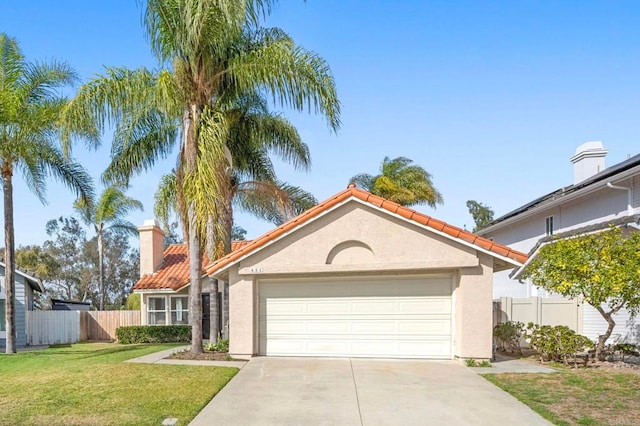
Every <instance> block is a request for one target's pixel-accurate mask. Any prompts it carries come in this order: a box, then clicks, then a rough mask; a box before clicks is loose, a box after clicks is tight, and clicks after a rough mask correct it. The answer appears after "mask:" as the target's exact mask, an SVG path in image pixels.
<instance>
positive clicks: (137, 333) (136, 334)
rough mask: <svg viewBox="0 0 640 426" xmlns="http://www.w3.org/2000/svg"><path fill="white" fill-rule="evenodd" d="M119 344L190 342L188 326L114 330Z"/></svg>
mask: <svg viewBox="0 0 640 426" xmlns="http://www.w3.org/2000/svg"><path fill="white" fill-rule="evenodd" d="M116 338H117V339H118V342H119V343H122V344H129V343H174V342H189V341H191V326H190V325H133V326H127V327H118V328H116Z"/></svg>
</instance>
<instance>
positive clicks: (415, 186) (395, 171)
mask: <svg viewBox="0 0 640 426" xmlns="http://www.w3.org/2000/svg"><path fill="white" fill-rule="evenodd" d="M431 178H432V176H431V174H430V173H429V172H427V171H426V170H425V169H423V168H422V167H420V166H417V165H415V164H413V161H412V160H410V159H408V158H405V157H398V158H394V159H393V160H392V159H390V158H389V157H384V160H382V166H381V167H380V174H378V175H375V176H373V175H370V174H368V173H361V174H358V175H355V176H354V177H352V178H351V182H354V183H356V184H357V185H358V186H360V187H361V188H363V189H365V190H367V191H369V192H371V193H372V194H375V195H379V196H381V197H383V198H386V199H388V200H391V201H394V202H396V203H398V204H402V205H403V206H411V205H415V204H428V205H429V206H431V207H435V206H436V204H442V203H443V199H442V194H440V192H439V191H438V190H437V189H436V188H435V187H434V186H433V182H432V181H431Z"/></svg>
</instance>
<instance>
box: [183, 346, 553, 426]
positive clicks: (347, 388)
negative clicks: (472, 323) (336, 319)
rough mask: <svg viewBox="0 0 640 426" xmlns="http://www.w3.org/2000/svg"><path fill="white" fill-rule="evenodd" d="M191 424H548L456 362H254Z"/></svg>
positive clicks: (285, 359) (319, 360) (322, 360)
mask: <svg viewBox="0 0 640 426" xmlns="http://www.w3.org/2000/svg"><path fill="white" fill-rule="evenodd" d="M191 424H192V425H440V424H442V425H496V424H505V425H508V424H525V425H548V424H549V423H547V422H546V421H545V420H544V419H542V418H541V417H540V416H539V415H537V414H536V413H534V412H533V411H532V410H531V409H530V408H528V407H527V406H525V405H524V404H522V403H520V402H519V401H517V400H516V399H515V398H513V397H512V396H510V395H509V394H507V393H506V392H504V391H502V390H500V389H498V388H497V387H495V386H494V385H492V384H491V383H489V382H487V381H486V380H485V379H483V378H482V377H480V376H478V375H477V374H475V373H474V372H472V371H470V369H469V368H467V367H465V366H463V365H462V364H460V363H458V362H455V361H415V360H407V361H403V360H372V359H362V358H352V359H348V358H345V359H335V358H334V359H327V358H254V359H252V360H251V361H250V362H249V363H248V364H247V365H246V366H245V367H244V368H243V369H242V370H241V371H240V372H239V373H238V375H237V376H236V377H235V378H234V379H233V380H232V381H231V382H230V383H229V384H228V385H227V386H226V387H225V388H224V389H222V391H221V392H220V393H219V394H218V395H217V396H216V397H215V398H213V400H212V401H211V402H210V403H209V404H208V405H207V406H206V407H205V409H204V410H203V411H202V412H201V413H200V414H198V416H197V417H196V418H195V419H194V420H193V422H192V423H191Z"/></svg>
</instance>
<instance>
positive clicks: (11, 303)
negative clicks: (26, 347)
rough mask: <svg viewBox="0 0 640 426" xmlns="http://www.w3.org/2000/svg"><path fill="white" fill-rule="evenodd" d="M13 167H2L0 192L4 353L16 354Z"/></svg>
mask: <svg viewBox="0 0 640 426" xmlns="http://www.w3.org/2000/svg"><path fill="white" fill-rule="evenodd" d="M12 177H13V167H12V166H11V165H10V164H9V165H7V164H3V166H2V191H3V193H4V247H5V250H4V264H5V270H4V282H5V287H6V290H5V295H6V298H7V299H6V305H5V308H6V312H5V313H6V316H5V318H6V326H7V327H6V328H7V333H6V335H7V338H6V350H5V351H6V353H8V354H14V353H16V351H17V350H16V338H17V336H16V322H15V306H16V305H15V285H16V284H15V274H16V261H15V249H16V247H15V235H14V229H13V183H12Z"/></svg>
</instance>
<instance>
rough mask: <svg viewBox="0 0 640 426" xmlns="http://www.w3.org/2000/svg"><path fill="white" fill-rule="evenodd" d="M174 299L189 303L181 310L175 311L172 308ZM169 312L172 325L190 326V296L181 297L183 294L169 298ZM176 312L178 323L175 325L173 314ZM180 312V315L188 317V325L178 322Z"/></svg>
mask: <svg viewBox="0 0 640 426" xmlns="http://www.w3.org/2000/svg"><path fill="white" fill-rule="evenodd" d="M173 299H185V300H186V302H187V303H186V305H185V306H184V307H183V308H182V309H180V310H178V309H175V310H174V309H173V307H172V303H171V302H172V301H173ZM168 310H169V323H170V324H171V325H186V324H189V296H188V295H181V294H180V295H179V294H176V295H173V294H172V295H171V296H169V306H168ZM174 312H175V313H176V322H175V323H174V322H173V313H174ZM178 312H179V313H180V315H186V316H187V319H186V323H184V322H177V321H178Z"/></svg>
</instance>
